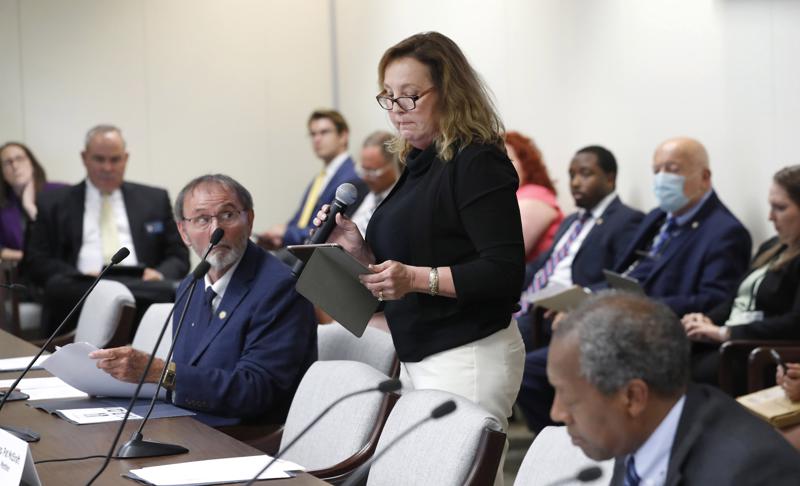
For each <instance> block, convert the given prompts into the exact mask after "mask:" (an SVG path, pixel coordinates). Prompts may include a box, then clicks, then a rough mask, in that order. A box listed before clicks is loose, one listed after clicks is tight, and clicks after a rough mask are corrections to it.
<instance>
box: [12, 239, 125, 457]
mask: <svg viewBox="0 0 800 486" xmlns="http://www.w3.org/2000/svg"><path fill="white" fill-rule="evenodd" d="M130 253H131V252H130V250H128V249H127V248H125V247H124V246H123V247H122V248H120V249H119V250H117V252H116V253H114V256H112V257H111V263H109V264H108V266H106V268H104V269H103V271H101V272H100V274H99V275H98V276H97V277H96V278H95V279H94V281H93V282H92V285H90V286H89V288H88V289H87V290H86V292H84V293H83V295H82V296H81V298H80V299H79V300H78V302H77V303H76V304H75V306H74V307H73V308H72V310H70V311H69V314H67V317H65V318H64V320H63V321H61V324H59V325H58V327H56V329H55V330H54V331H53V333H52V334H50V337H49V338H47V341H45V342H44V344H42V347H40V348H39V352H38V353H36V356H34V357H33V359H31V362H30V363H28V366H26V367H25V369H24V370H23V371H22V373H20V375H19V377H18V378H17V379H16V380H15V381H14V383H12V384H11V386H10V387H9V389H8V391H6V392H5V393H3V394H2V397H3V398H2V399H0V410H2V409H3V405H5V404H6V400H8V397H9V396H10V395H11V393H12V392H13V391H14V389H15V388H16V387H17V385H19V382H20V381H22V378H24V377H25V375H26V374H27V373H28V371H30V369H31V367H32V366H33V364H34V363H35V362H36V360H37V359H39V357H40V356H41V355H42V353H43V352H44V350H45V349H47V347H48V346H50V343H52V342H53V339H55V338H56V336H58V334H59V333H60V332H61V329H62V328H63V327H64V325H65V324H66V323H67V321H69V320H70V318H72V315H73V314H75V312H76V311H77V310H78V308H79V307H80V306H81V304H83V301H85V300H86V297H88V296H89V294H90V293H91V292H92V290H94V288H95V287H96V286H97V282H99V281H100V279H101V278H103V276H104V275H105V274H106V272H107V271H108V269H109V268H111V267H113V266H114V265H116V264H118V263H119V262H121V261H122V260H124V259H125V258H126V257H127V256H128V255H130ZM11 285H12V286H14V285H18V284H11ZM0 428H2V429H3V430H5V431H6V432H9V433H11V434H14V435H15V436H17V437H19V438H20V439H22V440H24V441H25V442H36V441H38V440H39V438H40V437H39V434H37V433H36V432H34V431H32V430H30V429H21V428H16V427H8V426H3V427H0Z"/></svg>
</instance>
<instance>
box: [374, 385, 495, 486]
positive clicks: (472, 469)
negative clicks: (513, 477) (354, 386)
mask: <svg viewBox="0 0 800 486" xmlns="http://www.w3.org/2000/svg"><path fill="white" fill-rule="evenodd" d="M447 400H454V401H455V402H456V405H457V408H456V410H455V412H453V413H451V414H449V415H446V416H444V417H442V418H440V419H438V420H430V421H428V422H427V423H425V424H423V425H422V426H420V427H418V428H417V429H415V430H414V431H412V432H411V433H409V434H408V435H407V436H406V437H404V438H402V439H401V440H399V441H398V442H396V443H395V444H394V445H392V446H391V449H389V450H387V451H386V453H385V455H383V456H382V457H380V458H379V459H378V460H377V461H375V463H374V464H373V465H372V467H371V468H370V472H369V477H368V479H367V485H380V486H393V485H397V486H414V485H431V484H435V485H437V486H449V485H452V486H462V485H470V486H478V485H481V486H485V485H491V484H492V483H493V482H494V478H495V475H496V474H497V469H498V467H499V465H500V458H501V456H502V454H503V448H504V446H505V441H506V434H505V433H503V432H501V431H500V424H499V423H498V422H497V420H496V419H495V418H494V417H492V416H491V414H489V412H487V411H485V410H483V409H482V408H481V407H479V406H478V405H476V404H475V403H473V402H472V401H470V400H467V399H466V398H463V397H460V396H456V395H453V394H451V393H446V392H443V391H439V390H415V391H412V392H408V393H405V394H403V396H402V397H401V398H400V400H398V402H397V405H395V407H394V409H393V410H392V413H391V414H390V415H389V420H388V421H387V422H386V427H384V429H383V434H381V438H380V441H379V442H378V449H377V452H376V454H379V453H380V451H381V450H383V449H384V448H385V447H387V445H388V444H391V443H392V442H393V441H394V439H395V438H397V437H398V436H399V435H400V434H402V433H403V432H404V431H406V430H407V429H408V428H409V427H411V426H412V424H415V423H417V422H419V421H420V420H422V419H423V418H424V417H426V416H429V415H430V413H431V411H432V410H433V409H434V408H436V407H437V406H438V405H440V404H442V403H443V402H445V401H447Z"/></svg>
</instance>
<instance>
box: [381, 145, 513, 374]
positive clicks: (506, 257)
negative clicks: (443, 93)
mask: <svg viewBox="0 0 800 486" xmlns="http://www.w3.org/2000/svg"><path fill="white" fill-rule="evenodd" d="M406 163H407V168H406V170H405V171H404V172H403V174H402V176H401V177H400V180H399V181H398V182H397V184H396V185H395V187H394V189H393V190H392V192H391V193H390V194H389V196H388V197H387V198H386V200H384V202H383V204H381V205H380V206H379V207H378V209H377V210H376V211H375V213H374V214H373V216H372V219H371V220H370V223H369V226H368V227H367V242H368V244H369V245H370V247H371V248H372V252H373V254H374V255H375V259H376V261H377V262H383V261H385V260H395V261H398V262H401V263H404V264H407V265H413V266H427V267H450V268H451V271H452V274H453V281H454V284H455V289H456V294H457V295H458V298H455V299H454V298H449V297H442V296H437V297H432V296H430V295H428V294H425V293H409V294H407V295H406V296H405V297H403V298H402V299H400V300H396V301H389V302H387V303H386V306H385V312H386V320H387V322H388V323H389V328H390V329H391V332H392V337H393V339H394V343H395V347H396V349H397V354H398V356H399V358H400V360H401V361H406V362H414V361H420V360H422V359H423V358H425V357H427V356H429V355H431V354H434V353H437V352H440V351H444V350H447V349H452V348H455V347H458V346H461V345H463V344H467V343H470V342H472V341H475V340H478V339H481V338H484V337H486V336H489V335H490V334H493V333H494V332H496V331H498V330H500V329H504V328H505V327H506V326H508V324H509V321H510V319H511V313H512V310H513V309H514V308H515V306H516V303H517V301H518V299H519V295H520V292H521V290H522V280H523V276H524V272H525V255H524V245H523V242H522V226H521V223H520V214H519V206H518V203H517V199H516V190H517V187H518V184H519V182H518V178H517V174H516V172H515V171H514V167H513V166H512V165H511V162H510V161H509V159H508V157H506V155H505V154H503V153H502V151H501V150H500V149H499V148H497V147H496V146H493V145H477V144H473V145H469V146H467V147H466V148H464V149H462V150H461V151H460V152H459V153H458V154H457V155H456V156H455V157H454V158H453V160H451V161H448V162H444V161H442V160H440V159H439V158H438V157H437V155H436V148H435V144H432V145H431V146H430V147H428V148H427V149H426V150H424V151H420V150H414V151H412V152H411V153H410V154H409V156H408V158H407V160H406Z"/></svg>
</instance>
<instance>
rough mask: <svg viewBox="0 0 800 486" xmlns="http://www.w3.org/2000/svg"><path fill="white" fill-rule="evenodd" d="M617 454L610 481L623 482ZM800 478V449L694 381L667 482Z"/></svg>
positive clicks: (791, 481)
mask: <svg viewBox="0 0 800 486" xmlns="http://www.w3.org/2000/svg"><path fill="white" fill-rule="evenodd" d="M624 476H625V458H624V457H622V458H617V460H616V462H615V464H614V477H613V478H612V479H611V485H613V486H618V485H620V486H621V485H622V484H623V480H624ZM798 482H800V453H798V452H797V451H796V450H795V449H794V448H793V447H792V446H790V445H789V443H788V442H787V441H786V439H784V438H783V437H781V436H780V435H779V434H778V433H777V432H776V431H775V429H773V428H772V426H770V425H769V424H767V423H766V422H764V421H762V420H760V419H758V418H756V417H755V416H754V415H752V414H751V413H750V412H748V411H747V410H745V409H744V408H743V407H742V406H740V405H739V404H738V403H736V401H734V400H733V399H732V398H730V397H728V396H727V395H725V394H724V393H722V392H721V391H719V390H717V389H715V388H712V387H710V386H706V385H690V386H689V389H688V391H687V393H686V403H685V405H684V408H683V413H682V414H681V418H680V421H679V422H678V429H677V431H676V433H675V441H674V442H673V444H672V449H671V452H670V458H669V465H668V466H667V478H666V482H665V485H666V486H677V485H679V484H683V485H703V486H704V485H736V486H747V485H753V486H756V485H758V486H762V485H769V486H781V485H787V486H788V485H796V484H798Z"/></svg>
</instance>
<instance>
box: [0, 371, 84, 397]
mask: <svg viewBox="0 0 800 486" xmlns="http://www.w3.org/2000/svg"><path fill="white" fill-rule="evenodd" d="M14 381H15V380H0V388H8V387H10V386H11V385H13V384H14ZM17 390H19V391H21V392H23V393H27V394H28V395H30V398H29V400H49V399H53V398H75V397H85V396H86V394H85V393H83V392H82V391H80V390H78V389H75V388H73V387H71V386H69V385H68V384H66V383H64V382H63V381H62V380H61V379H59V378H57V377H55V376H52V377H47V378H23V379H22V381H20V382H19V385H17Z"/></svg>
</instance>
